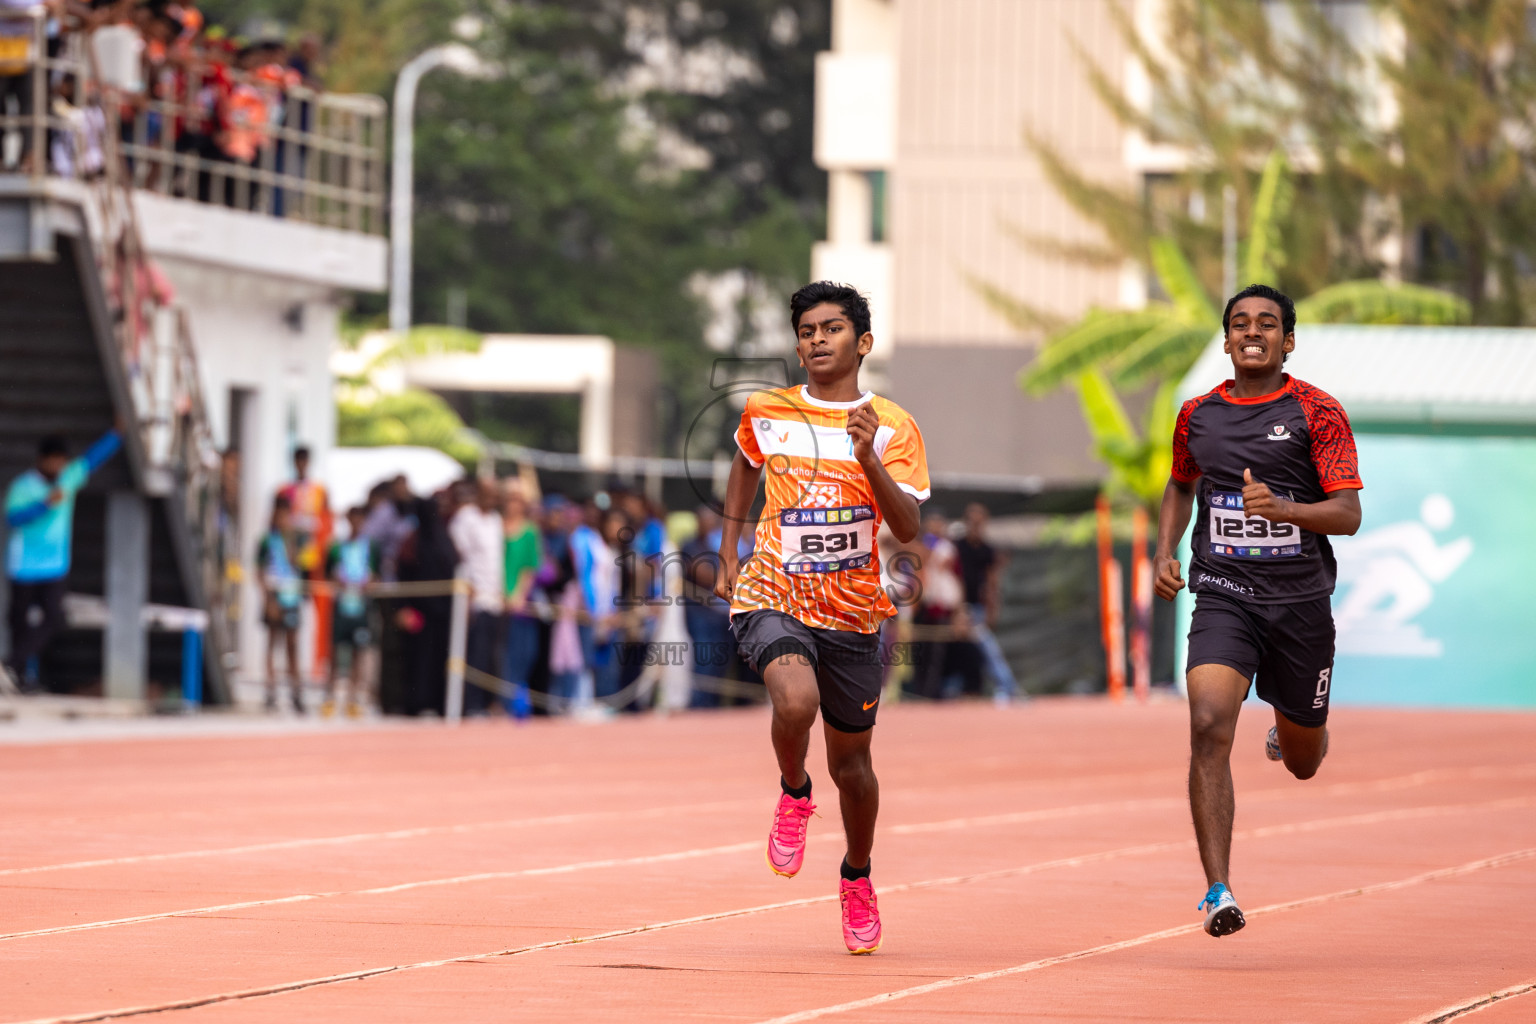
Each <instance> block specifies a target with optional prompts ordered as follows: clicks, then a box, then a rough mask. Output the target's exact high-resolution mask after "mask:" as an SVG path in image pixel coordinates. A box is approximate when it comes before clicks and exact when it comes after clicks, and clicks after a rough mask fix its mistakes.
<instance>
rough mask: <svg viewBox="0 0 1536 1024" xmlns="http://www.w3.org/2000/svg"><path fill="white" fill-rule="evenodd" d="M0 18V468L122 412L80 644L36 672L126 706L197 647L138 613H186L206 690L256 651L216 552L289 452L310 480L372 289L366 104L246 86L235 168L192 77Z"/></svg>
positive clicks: (88, 564) (92, 520) (83, 577)
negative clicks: (349, 330)
mask: <svg viewBox="0 0 1536 1024" xmlns="http://www.w3.org/2000/svg"><path fill="white" fill-rule="evenodd" d="M5 17H6V18H7V19H8V20H7V22H6V24H5V25H4V26H0V27H3V28H5V29H6V30H7V32H8V34H10V35H11V36H12V37H18V36H21V35H25V36H26V37H27V39H28V44H27V47H26V50H27V60H28V64H27V66H28V69H29V71H28V73H29V74H30V75H31V88H30V97H29V99H30V104H29V105H28V107H27V108H24V109H22V110H20V111H19V112H12V111H9V110H6V109H0V261H3V263H0V325H3V326H0V361H3V366H4V373H3V374H0V478H3V479H4V480H6V481H9V480H10V479H12V478H14V477H15V476H16V475H17V474H18V473H20V472H22V471H24V470H25V469H26V468H28V467H29V466H31V465H32V462H33V459H34V455H35V450H36V444H37V441H38V439H39V437H41V436H43V435H45V434H62V435H64V436H65V437H66V438H68V439H69V440H70V442H71V443H72V445H73V446H74V447H75V449H76V450H79V449H81V448H83V447H84V446H85V445H87V444H89V443H90V441H91V440H93V439H94V438H95V437H97V436H99V435H100V434H101V432H102V431H103V430H105V429H107V428H108V427H109V426H111V425H112V424H113V422H114V421H117V422H120V423H121V424H123V427H124V438H123V440H124V455H123V456H122V457H120V458H119V459H116V460H114V462H113V463H111V464H109V465H108V466H106V467H105V468H104V469H103V471H102V472H101V473H99V474H98V475H97V477H96V478H95V479H93V481H92V482H91V484H90V485H89V486H88V488H87V489H86V490H85V491H84V492H83V493H82V494H81V496H80V500H79V502H78V504H77V512H76V517H75V526H74V530H75V536H74V550H75V558H74V565H73V568H72V572H71V577H70V589H71V594H72V599H71V600H70V601H69V602H68V607H69V608H70V609H71V614H70V620H71V629H72V630H77V631H86V632H92V631H97V630H99V632H100V635H101V643H100V645H99V646H98V645H96V644H93V643H91V642H88V641H87V638H85V637H81V636H77V637H76V639H77V640H81V641H87V642H74V643H60V644H55V645H53V649H52V652H51V653H50V654H49V655H48V658H50V659H52V661H50V662H48V663H46V664H45V670H46V671H47V673H48V675H49V676H50V678H52V679H54V680H55V681H56V682H57V681H65V682H66V683H69V684H77V685H79V686H80V687H81V688H82V689H86V688H89V687H91V686H92V685H93V684H94V681H95V680H97V679H100V680H101V681H102V692H103V693H104V694H105V695H106V696H109V697H117V698H123V699H126V700H130V701H142V700H144V699H145V698H146V697H147V696H150V695H152V694H153V693H154V692H156V684H161V685H169V686H174V681H175V680H177V679H180V678H182V677H183V675H184V673H183V666H182V665H181V659H182V658H183V657H186V656H189V655H188V654H187V652H192V653H191V654H190V657H193V658H196V657H198V656H199V655H198V654H197V653H196V650H195V647H189V646H187V645H185V644H183V643H182V642H181V638H179V637H177V636H174V635H170V634H165V633H156V632H151V631H146V630H145V629H144V628H143V625H144V624H145V623H162V624H163V623H164V622H166V621H169V620H177V616H174V615H167V614H164V611H165V609H166V608H167V607H169V608H179V609H188V610H191V611H192V612H194V613H196V612H201V613H204V614H205V615H206V622H207V631H206V636H205V640H204V643H203V644H202V653H201V657H202V659H203V661H204V665H203V669H204V673H203V677H204V679H205V680H206V685H205V688H204V694H205V696H206V699H208V700H212V701H227V700H229V699H230V680H231V677H232V675H233V674H234V673H235V672H237V671H238V670H239V669H240V668H241V666H242V663H249V664H254V662H252V661H251V660H250V659H254V658H255V657H256V655H257V649H256V643H255V641H256V638H257V637H256V629H257V624H256V617H255V609H254V608H253V607H242V606H249V605H250V604H252V602H250V601H241V600H240V596H241V593H242V589H243V588H242V586H241V584H240V580H239V574H238V571H237V570H235V569H233V567H234V566H238V564H239V563H240V562H241V561H242V555H243V554H248V552H249V551H250V549H251V548H252V547H253V546H254V544H255V542H256V539H257V537H258V536H259V535H260V532H261V531H262V530H264V529H265V526H266V521H267V512H268V508H269V503H270V500H271V495H272V493H273V491H274V490H275V489H276V488H277V486H278V485H279V484H280V483H281V482H283V481H284V479H285V478H286V476H287V474H288V471H289V470H288V463H289V457H290V454H291V451H292V449H293V447H294V446H296V445H298V444H308V445H309V446H310V447H311V448H312V450H313V456H314V460H313V461H314V464H315V467H316V469H317V470H318V471H320V472H323V471H324V468H325V461H326V456H327V454H328V451H329V447H330V445H331V443H332V439H333V438H334V436H335V430H334V415H335V413H334V403H333V400H332V382H331V375H330V372H329V369H328V365H327V359H328V356H329V354H330V350H331V348H332V345H333V343H334V341H335V338H336V325H337V320H338V316H339V312H340V308H341V302H342V296H343V294H344V293H345V292H347V291H354V290H361V291H382V290H383V289H384V285H385V263H386V256H387V242H386V240H385V237H384V166H383V161H384V156H385V154H384V131H385V114H386V109H385V103H384V101H383V100H382V99H380V98H378V97H374V96H345V95H332V94H326V93H322V92H315V91H311V90H308V89H305V88H303V87H301V86H298V85H295V84H292V83H287V84H285V85H284V86H283V87H282V89H281V91H280V92H279V91H277V90H276V89H274V88H273V87H272V86H271V85H270V84H269V83H254V82H253V83H252V88H253V89H255V88H256V87H257V86H258V85H259V86H260V87H261V88H263V89H265V90H266V91H265V92H263V93H260V94H259V95H262V96H265V97H266V101H267V104H268V107H267V114H268V115H269V116H268V118H267V120H266V121H265V123H264V124H263V125H262V126H261V127H260V129H259V130H257V131H256V133H255V134H254V135H253V136H251V137H250V138H249V139H247V140H246V141H247V142H249V143H252V144H254V157H253V158H252V159H249V160H233V159H229V158H227V157H221V156H220V154H217V153H213V152H210V150H209V148H208V147H206V146H205V147H201V148H199V147H196V146H189V145H185V144H183V143H184V142H185V141H186V140H187V139H188V138H189V137H191V136H192V135H193V134H194V133H197V132H204V133H206V134H207V135H211V134H212V132H213V131H214V129H213V128H212V127H210V126H209V125H207V124H206V122H207V121H208V120H209V114H208V110H207V107H206V104H205V103H201V102H200V94H202V93H203V90H202V89H201V88H200V87H199V83H198V82H196V81H194V82H191V83H189V84H187V86H186V87H185V88H182V89H180V90H177V93H176V95H177V96H180V97H187V99H185V100H178V99H164V98H156V97H155V96H154V95H153V94H146V93H139V94H137V95H133V96H126V95H123V94H122V91H121V90H120V88H119V85H118V84H116V83H114V82H113V81H112V79H111V77H110V75H109V76H107V77H105V78H104V77H103V76H102V75H101V74H99V73H98V58H97V55H96V54H95V53H94V52H93V50H92V48H91V47H90V46H87V45H85V40H83V39H82V38H80V37H78V36H70V37H65V38H63V39H53V40H50V39H49V38H48V37H47V31H48V26H47V22H46V20H45V18H44V16H43V14H42V9H41V8H37V9H35V10H34V11H33V12H31V13H27V12H23V13H21V14H17V15H11V14H7V15H5ZM50 44H52V45H50ZM230 74H231V75H233V76H234V79H235V82H236V86H237V87H238V86H239V84H240V81H241V76H240V73H238V72H230ZM61 83H68V84H69V85H70V86H71V87H72V95H71V96H70V99H73V100H74V101H75V102H68V101H66V100H65V98H64V97H63V96H62V95H61V93H62V91H63V90H61V88H60V86H61ZM205 137H206V135H205ZM18 142H21V143H22V144H21V145H18ZM18 151H24V152H25V154H26V155H25V156H24V157H23V158H20V159H18V158H17V155H16V154H17V153H18ZM0 529H3V526H0ZM3 600H4V599H3V597H0V601H3ZM157 612H158V614H157ZM0 621H3V616H0ZM179 621H182V622H187V621H197V622H201V621H204V620H203V619H202V617H201V616H198V615H195V614H194V615H192V616H191V617H190V618H189V617H188V616H186V615H183V616H181V617H180V619H179ZM98 651H99V652H100V654H99V657H98V656H97V653H96V652H98Z"/></svg>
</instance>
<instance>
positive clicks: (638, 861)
mask: <svg viewBox="0 0 1536 1024" xmlns="http://www.w3.org/2000/svg"><path fill="white" fill-rule="evenodd" d="M1093 806H1097V805H1093ZM1531 806H1536V797H1509V798H1505V799H1502V800H1490V801H1487V802H1485V803H1481V804H1439V805H1432V806H1426V807H1404V808H1397V809H1393V810H1387V811H1370V812H1367V813H1363V814H1351V815H1344V816H1341V817H1334V818H1316V819H1313V820H1311V821H1301V822H1292V823H1289V824H1282V825H1264V826H1260V827H1258V828H1251V829H1241V830H1239V831H1237V832H1235V833H1234V834H1233V839H1252V838H1263V837H1266V836H1276V835H1290V834H1294V833H1300V832H1315V831H1318V830H1320V829H1326V828H1338V827H1341V826H1348V825H1370V824H1377V823H1380V822H1384V821H1406V820H1412V819H1416V818H1426V817H1438V816H1440V815H1445V814H1457V813H1476V812H1479V811H1499V810H1514V809H1518V808H1524V807H1531ZM1063 810H1073V808H1064V809H1063ZM1027 813H1031V814H1033V813H1036V812H1027ZM1005 817H1008V818H1009V820H1013V819H1014V818H1015V817H1016V816H1005ZM988 820H989V819H972V818H956V819H951V820H949V821H944V822H927V823H919V824H916V825H913V826H909V827H910V828H911V829H912V830H913V831H925V832H926V831H937V830H938V829H937V828H930V827H928V826H944V827H947V828H952V829H959V828H971V827H976V826H977V824H978V823H981V822H986V821H988ZM837 838H840V837H838V836H836V835H823V836H814V837H812V840H813V841H829V840H834V839H837ZM1192 843H1193V840H1188V839H1178V840H1169V841H1166V842H1161V843H1150V844H1143V845H1140V846H1134V847H1125V848H1123V849H1121V850H1111V851H1108V852H1107V853H1103V854H1085V855H1083V856H1079V857H1067V858H1063V859H1060V860H1053V861H1045V862H1043V863H1042V864H1039V865H1033V866H1030V867H1026V868H1003V869H1000V870H998V871H995V872H988V873H984V874H980V875H966V876H956V877H954V878H946V879H938V880H935V881H933V882H918V883H911V884H910V885H908V886H904V887H903V888H914V887H915V888H924V887H927V886H929V885H949V884H954V883H955V882H956V881H980V880H983V879H987V878H1003V877H1008V876H1011V875H1017V874H1028V873H1030V872H1031V871H1034V870H1044V869H1047V868H1054V867H1075V866H1077V865H1079V864H1086V863H1090V862H1093V861H1096V860H1104V859H1110V858H1113V857H1118V856H1121V855H1122V854H1124V853H1126V852H1134V853H1151V852H1156V851H1161V850H1173V849H1178V848H1180V847H1184V846H1189V845H1192ZM761 845H762V844H761V843H760V842H757V841H755V840H754V841H752V842H744V843H731V844H728V845H724V846H710V847H699V848H695V849H691V850H679V851H674V852H669V853H659V854H649V855H644V856H639V857H623V858H606V859H602V860H589V861H577V862H574V863H570V864H556V865H550V866H547V867H541V868H520V869H517V870H513V871H482V872H476V873H474V874H468V875H453V876H449V877H446V878H429V879H423V880H420V881H414V882H401V883H398V884H395V885H384V886H375V887H373V888H369V889H343V890H337V891H334V892H318V893H297V894H295V895H291V896H278V897H270V898H265V899H259V900H243V901H241V902H238V903H221V904H217V905H215V906H209V907H189V908H185V909H182V910H167V911H160V912H158V913H153V914H138V915H135V916H133V917H119V918H112V919H109V920H105V921H87V922H83V923H79V924H68V925H59V926H57V927H54V928H37V929H33V930H30V931H22V932H11V933H8V934H0V942H5V941H9V940H13V939H28V938H38V937H40V936H44V935H62V934H67V933H71V932H85V931H96V930H99V929H103V928H119V927H123V926H125V925H133V924H145V923H147V922H150V921H165V920H170V919H172V918H178V917H198V916H203V915H207V914H220V913H228V912H231V911H236V910H251V909H254V908H257V907H269V906H281V905H283V904H289V903H308V902H312V901H315V900H323V899H335V898H338V897H348V896H381V895H386V894H390V893H397V892H408V891H410V890H413V889H428V888H437V887H440V886H450V885H467V884H472V883H475V882H488V881H500V880H505V879H511V878H537V877H542V876H550V875H564V874H573V873H576V872H580V871H593V870H601V869H604V868H613V867H636V866H640V865H645V864H664V863H668V862H671V861H678V860H693V859H696V858H699V857H710V856H716V855H723V854H730V853H742V852H748V851H751V850H754V849H756V848H758V847H759V846H761ZM889 891H900V890H896V889H888V888H886V887H882V888H881V892H889Z"/></svg>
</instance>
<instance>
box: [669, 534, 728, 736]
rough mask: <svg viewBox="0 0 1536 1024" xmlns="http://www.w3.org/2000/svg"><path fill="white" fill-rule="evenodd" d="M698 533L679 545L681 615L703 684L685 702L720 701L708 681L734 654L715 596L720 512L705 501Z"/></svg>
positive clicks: (724, 610) (722, 674)
mask: <svg viewBox="0 0 1536 1024" xmlns="http://www.w3.org/2000/svg"><path fill="white" fill-rule="evenodd" d="M695 514H696V515H697V517H698V521H699V529H698V533H697V534H696V535H695V536H694V537H693V539H692V540H690V541H688V542H687V543H686V544H684V545H683V547H682V555H683V598H682V600H683V616H684V619H685V621H686V622H687V624H688V638H689V639H690V640H691V641H692V642H693V671H694V675H695V676H696V677H701V681H702V683H703V684H704V685H696V686H694V688H693V694H692V695H691V696H690V698H689V701H688V706H689V707H693V708H713V707H718V706H719V705H720V692H719V687H717V686H710V685H708V684H709V683H711V682H717V681H718V680H722V679H725V678H727V677H729V676H730V674H731V667H732V664H733V663H734V662H735V660H736V657H735V654H736V643H735V637H734V636H733V635H732V634H731V609H730V605H728V604H727V603H726V602H724V601H722V600H721V599H720V598H718V597H716V596H715V574H716V573H718V572H719V571H720V555H719V549H720V533H721V530H720V514H719V513H718V512H716V511H715V510H714V509H713V508H711V507H710V506H708V505H700V506H699V508H698V511H697V513H695Z"/></svg>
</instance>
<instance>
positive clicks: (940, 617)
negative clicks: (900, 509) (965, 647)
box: [913, 510, 965, 699]
mask: <svg viewBox="0 0 1536 1024" xmlns="http://www.w3.org/2000/svg"><path fill="white" fill-rule="evenodd" d="M948 530H949V523H948V521H947V520H946V519H945V518H944V516H943V514H942V513H940V512H938V511H936V510H934V511H929V512H928V514H927V515H926V516H925V517H924V519H923V533H922V543H923V547H924V549H925V552H924V556H923V567H922V583H923V591H922V596H921V598H920V599H919V600H918V605H917V614H916V615H915V616H914V618H913V622H914V624H915V625H917V626H918V627H919V632H918V637H919V639H918V642H917V643H916V644H914V647H913V654H914V657H913V661H914V669H915V672H914V679H913V686H914V689H915V691H916V693H917V694H918V696H920V697H927V698H930V699H938V698H940V697H951V696H955V695H956V694H958V693H959V692H960V689H961V686H962V681H961V680H960V679H959V678H958V676H957V675H956V672H955V668H954V665H953V663H952V661H951V647H952V646H953V645H952V644H951V643H950V642H949V635H950V634H951V633H952V631H953V630H954V628H955V626H956V622H955V614H956V611H957V610H958V609H959V608H960V606H961V604H962V603H963V600H964V597H965V591H964V589H963V587H962V586H961V583H960V570H959V559H958V556H957V554H956V552H955V545H954V544H953V543H952V542H951V541H950V539H949V537H948V536H947V533H948Z"/></svg>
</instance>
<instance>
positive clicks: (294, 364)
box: [159, 258, 340, 679]
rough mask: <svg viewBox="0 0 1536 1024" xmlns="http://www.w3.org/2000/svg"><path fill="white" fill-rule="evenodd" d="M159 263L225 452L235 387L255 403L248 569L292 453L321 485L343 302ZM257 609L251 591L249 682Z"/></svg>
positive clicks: (212, 269) (244, 649) (246, 655)
mask: <svg viewBox="0 0 1536 1024" xmlns="http://www.w3.org/2000/svg"><path fill="white" fill-rule="evenodd" d="M159 263H160V266H161V268H162V269H163V270H164V271H165V273H166V276H167V277H169V278H170V280H171V283H172V285H173V286H174V287H175V289H176V298H177V300H178V301H179V302H180V303H182V304H183V305H184V306H185V307H186V309H187V314H188V319H189V321H190V327H191V332H192V338H193V342H194V344H195V345H196V348H197V353H198V362H199V369H200V371H201V373H202V381H203V396H204V400H205V402H206V403H207V406H208V414H209V419H210V420H211V421H212V427H213V432H214V439H215V442H216V443H217V444H218V445H219V446H220V447H221V448H223V447H225V446H227V445H228V444H229V441H230V424H229V422H228V418H229V400H230V391H231V389H234V388H243V389H248V390H249V391H250V392H251V393H252V395H253V399H254V402H255V403H256V405H255V408H254V409H253V410H251V411H250V413H249V414H248V415H247V416H246V418H245V419H246V423H245V429H246V431H248V433H247V436H246V437H245V438H244V439H243V441H244V452H243V454H242V465H241V502H240V529H241V536H240V541H239V544H240V553H241V557H242V559H243V560H245V561H246V562H249V560H250V558H251V556H252V553H253V552H254V550H255V547H256V542H257V540H258V539H259V538H260V536H261V534H262V533H263V532H264V531H265V529H266V525H267V521H268V518H269V516H270V513H271V507H272V504H271V503H272V496H273V494H274V493H275V492H276V490H277V488H278V487H280V486H281V485H282V484H284V483H287V482H288V481H289V480H290V479H291V478H292V463H291V454H292V450H293V447H294V445H296V444H307V445H308V446H309V448H310V450H311V451H312V453H313V457H312V463H311V475H312V476H313V477H314V478H315V479H317V480H320V481H322V482H323V481H324V480H325V477H326V461H327V458H328V456H329V454H330V451H331V448H332V447H333V446H334V444H335V438H336V407H335V402H334V399H333V393H332V377H331V372H330V368H329V358H330V354H331V349H332V348H333V346H334V345H335V341H336V336H337V319H338V316H339V309H340V305H339V295H338V294H337V293H336V292H334V291H333V290H332V289H330V288H326V287H323V286H318V285H314V284H303V283H300V282H297V281H292V280H283V279H278V278H271V277H265V276H258V275H255V274H252V273H249V272H246V271H239V270H233V269H229V268H226V267H221V266H216V265H211V264H206V263H192V262H185V261H182V260H179V259H173V258H171V259H168V258H161V259H160V260H159ZM256 603H257V602H256V600H255V598H254V591H252V590H250V589H248V590H247V592H246V594H245V595H244V600H243V601H242V608H243V612H244V614H243V618H242V622H241V626H240V654H241V665H240V670H241V676H242V677H243V678H246V679H251V678H259V677H260V675H261V672H262V667H261V651H262V646H261V645H262V644H263V643H264V636H263V634H262V631H261V628H260V625H259V623H258V621H257V611H258V609H257V607H256ZM301 650H302V651H307V650H308V646H307V645H306V646H305V647H304V648H302V649H301ZM304 658H305V663H306V664H307V655H305V656H304Z"/></svg>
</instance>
